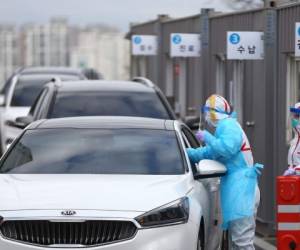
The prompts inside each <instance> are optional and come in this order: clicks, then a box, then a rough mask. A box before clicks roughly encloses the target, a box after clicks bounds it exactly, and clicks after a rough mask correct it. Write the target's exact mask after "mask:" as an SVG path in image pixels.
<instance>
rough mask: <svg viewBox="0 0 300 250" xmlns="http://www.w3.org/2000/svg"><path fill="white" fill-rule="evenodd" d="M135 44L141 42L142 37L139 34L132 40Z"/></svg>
mask: <svg viewBox="0 0 300 250" xmlns="http://www.w3.org/2000/svg"><path fill="white" fill-rule="evenodd" d="M133 42H134V43H135V44H141V43H142V38H141V37H140V36H136V37H135V38H134V40H133Z"/></svg>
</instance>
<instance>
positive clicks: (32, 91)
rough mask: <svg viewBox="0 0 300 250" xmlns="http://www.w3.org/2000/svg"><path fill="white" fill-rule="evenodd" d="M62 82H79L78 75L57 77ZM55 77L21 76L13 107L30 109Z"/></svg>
mask: <svg viewBox="0 0 300 250" xmlns="http://www.w3.org/2000/svg"><path fill="white" fill-rule="evenodd" d="M55 76H57V77H59V78H60V79H61V80H78V79H79V76H76V75H55ZM53 77H54V76H53V75H23V76H20V77H19V79H18V82H17V84H16V87H15V89H14V93H13V97H12V100H11V104H10V105H11V106H13V107H30V106H31V105H32V104H33V102H34V100H35V98H36V97H37V96H38V94H39V92H40V91H41V90H42V88H43V86H44V85H45V84H46V83H47V82H49V81H50V80H51V79H53Z"/></svg>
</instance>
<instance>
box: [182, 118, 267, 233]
mask: <svg viewBox="0 0 300 250" xmlns="http://www.w3.org/2000/svg"><path fill="white" fill-rule="evenodd" d="M204 140H205V143H206V146H205V147H201V148H198V149H188V155H189V158H190V160H191V161H192V162H193V163H198V162H199V161H200V160H202V159H212V160H216V161H219V162H221V163H223V164H224V165H225V166H226V168H227V174H226V175H225V176H224V177H222V178H221V207H222V215H223V228H224V229H227V228H228V223H229V222H230V221H233V220H237V219H241V218H245V217H250V216H253V215H254V205H255V188H256V185H257V176H258V174H260V171H259V169H260V168H263V166H262V165H260V164H255V165H254V166H247V163H246V161H245V158H244V156H243V153H242V151H241V149H242V144H243V130H242V128H241V127H240V125H239V123H238V122H237V121H236V119H234V118H231V117H229V118H226V119H222V120H220V121H219V122H218V126H217V128H216V132H215V135H212V134H210V133H209V132H207V131H205V136H204Z"/></svg>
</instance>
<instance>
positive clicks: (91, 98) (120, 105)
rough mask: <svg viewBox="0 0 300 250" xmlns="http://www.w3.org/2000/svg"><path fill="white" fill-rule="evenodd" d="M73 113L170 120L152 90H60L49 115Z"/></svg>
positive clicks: (68, 114)
mask: <svg viewBox="0 0 300 250" xmlns="http://www.w3.org/2000/svg"><path fill="white" fill-rule="evenodd" d="M74 116H138V117H150V118H159V119H170V115H169V113H168V111H167V109H166V107H165V106H164V105H163V103H162V101H161V100H160V99H159V97H158V95H157V94H156V93H154V92H125V91H101V92H60V93H58V94H57V96H56V98H55V101H54V105H53V107H52V109H51V110H50V112H49V114H48V118H60V117H74Z"/></svg>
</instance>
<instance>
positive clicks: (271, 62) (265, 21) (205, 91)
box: [134, 4, 300, 231]
mask: <svg viewBox="0 0 300 250" xmlns="http://www.w3.org/2000/svg"><path fill="white" fill-rule="evenodd" d="M203 20H204V19H203V15H197V16H193V17H189V18H183V19H178V20H172V21H166V22H162V24H161V29H160V31H161V36H162V38H161V42H162V43H161V46H162V47H161V55H160V56H161V57H160V58H161V73H160V74H159V75H156V77H157V79H159V82H160V83H159V84H160V86H161V87H162V89H163V90H164V91H165V90H166V88H165V87H166V85H165V82H166V81H167V75H166V71H167V66H166V65H167V64H168V63H170V61H171V62H172V65H174V64H175V65H176V62H178V59H176V60H174V59H173V60H171V59H170V57H169V46H170V41H169V40H170V34H171V33H177V32H178V33H198V32H199V33H200V32H203V30H204V28H203V26H202V25H203V23H204V21H203ZM295 22H300V5H299V4H295V5H292V6H289V7H281V8H278V9H275V8H272V9H261V10H256V11H248V12H241V13H233V14H227V15H215V14H211V15H210V18H209V21H208V25H209V26H208V27H209V36H208V38H209V40H208V44H207V46H204V47H203V53H202V56H201V58H197V59H195V58H190V59H185V60H186V62H185V63H186V68H187V76H186V78H187V79H186V81H187V105H186V109H187V111H188V107H198V106H199V105H201V104H203V101H204V98H206V97H207V96H209V95H210V94H212V93H215V91H216V89H217V86H216V81H217V76H216V75H217V73H216V72H218V67H219V64H220V62H221V64H224V78H225V80H224V85H225V86H224V87H225V95H226V97H227V98H228V97H229V92H230V91H229V90H230V88H229V87H230V85H229V84H230V82H232V80H233V77H234V76H233V68H234V63H236V62H233V61H227V60H226V33H227V31H263V32H265V35H264V40H265V59H264V60H261V61H244V62H243V63H241V64H242V65H243V67H242V68H243V84H244V89H243V121H242V123H243V127H244V128H245V130H246V133H247V135H248V136H249V138H250V141H251V144H252V146H253V152H254V157H255V161H257V162H261V163H263V164H265V170H264V172H263V176H262V177H261V181H260V187H261V193H262V200H261V206H260V209H259V213H258V218H259V220H260V221H262V222H265V223H266V225H268V226H269V229H270V231H271V228H274V225H275V212H276V209H275V201H276V199H275V197H276V194H275V190H276V189H275V185H276V182H275V180H276V176H278V175H280V174H282V172H283V170H284V169H285V168H286V166H287V160H286V158H287V149H288V146H287V143H286V116H287V112H288V111H287V105H286V103H287V99H286V96H287V92H286V88H287V87H286V78H287V58H288V55H291V54H293V53H294V42H295V41H294V39H295V38H294V37H295V34H294V32H295V31H294V29H295ZM147 25H149V24H146V25H145V27H144V28H142V26H139V27H138V28H139V29H134V31H135V33H137V32H139V33H140V34H152V33H153V32H154V26H155V25H154V23H152V26H151V28H150V27H149V26H147ZM148 32H149V33H148ZM150 60H152V59H150ZM151 63H152V64H153V61H152V62H149V65H150V64H151ZM149 67H150V66H149ZM173 71H174V68H173ZM156 73H157V72H156ZM173 73H174V72H173ZM153 74H154V71H153V70H151V69H149V72H148V75H147V76H149V77H150V78H151V79H155V76H153ZM176 84H177V82H176V79H175V78H174V79H173V85H174V86H175V87H176ZM175 95H176V91H175ZM248 122H250V124H251V122H254V126H247V124H249V123H248Z"/></svg>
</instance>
